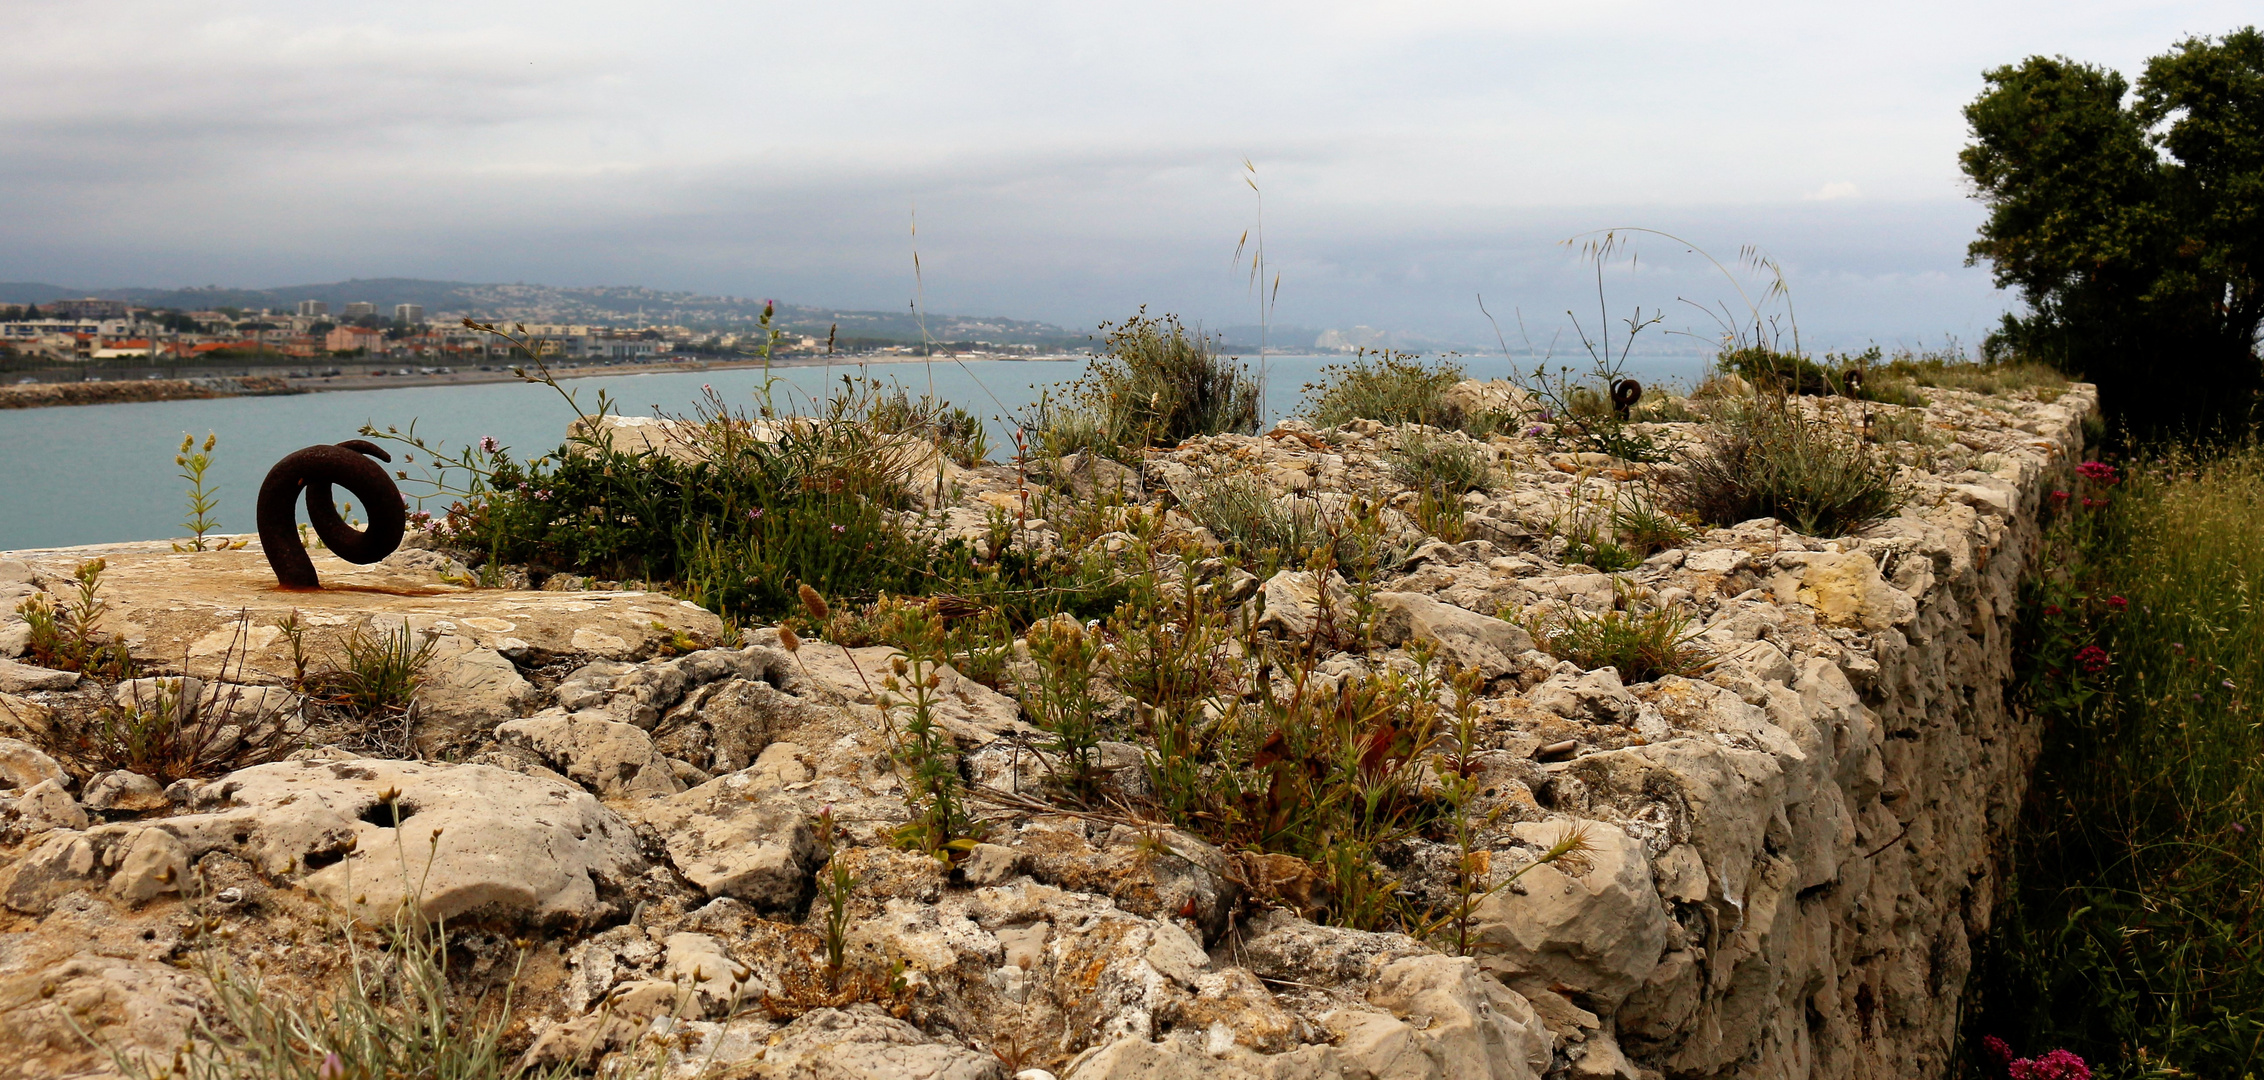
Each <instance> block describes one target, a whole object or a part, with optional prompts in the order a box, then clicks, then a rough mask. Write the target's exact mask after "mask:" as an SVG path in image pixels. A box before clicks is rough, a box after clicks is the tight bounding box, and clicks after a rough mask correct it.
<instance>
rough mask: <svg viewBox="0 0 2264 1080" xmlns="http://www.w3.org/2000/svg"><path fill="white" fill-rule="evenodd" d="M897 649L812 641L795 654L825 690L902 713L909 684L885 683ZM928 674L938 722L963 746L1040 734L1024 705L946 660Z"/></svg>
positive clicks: (845, 699) (836, 697) (840, 697)
mask: <svg viewBox="0 0 2264 1080" xmlns="http://www.w3.org/2000/svg"><path fill="white" fill-rule="evenodd" d="M901 655H903V654H902V653H900V652H898V651H897V650H895V649H892V648H889V647H887V646H884V645H876V646H871V647H868V648H862V649H845V648H843V647H841V646H839V645H833V644H829V643H826V642H822V641H812V642H804V643H803V644H802V648H801V651H800V652H799V653H797V654H796V656H795V659H796V660H798V661H799V662H800V666H801V667H802V668H803V669H804V670H805V671H806V673H807V676H808V678H809V679H810V680H811V681H813V682H814V683H816V684H817V689H818V690H819V692H820V693H821V694H822V695H823V696H826V697H830V698H832V699H833V700H835V701H839V702H850V703H855V704H859V705H885V706H887V707H890V708H893V709H895V710H896V711H897V712H898V713H902V712H904V711H905V710H907V709H909V708H910V705H909V701H910V700H911V696H912V692H911V690H910V688H908V687H907V688H903V689H898V690H894V691H891V690H889V689H887V688H886V684H885V680H887V679H888V677H889V672H890V665H891V664H892V663H893V662H894V661H895V659H896V658H897V657H899V656H901ZM930 674H932V675H934V676H935V678H936V687H935V690H934V691H933V692H934V695H935V715H936V723H937V724H938V726H940V727H942V728H943V729H944V730H945V731H948V732H950V733H951V736H952V738H953V739H954V740H956V741H957V742H958V744H959V745H960V746H961V747H963V748H972V747H976V746H980V745H982V744H984V743H987V742H989V741H991V740H992V739H996V738H1000V737H1003V736H1007V735H1024V736H1031V737H1036V736H1038V735H1039V734H1040V733H1039V731H1038V729H1036V728H1034V727H1031V726H1030V725H1029V724H1028V723H1026V722H1024V721H1023V719H1022V706H1021V704H1020V703H1018V702H1016V701H1015V700H1014V699H1013V698H1010V697H1007V696H1006V695H1005V694H1001V693H999V692H998V691H996V690H993V689H991V688H990V687H987V686H984V685H983V684H981V683H979V682H976V681H975V680H973V679H970V678H968V677H966V676H965V675H962V674H960V673H959V671H958V670H957V669H956V668H953V667H952V666H951V665H949V664H936V665H934V667H933V668H932V669H931V670H930ZM900 681H901V680H900Z"/></svg>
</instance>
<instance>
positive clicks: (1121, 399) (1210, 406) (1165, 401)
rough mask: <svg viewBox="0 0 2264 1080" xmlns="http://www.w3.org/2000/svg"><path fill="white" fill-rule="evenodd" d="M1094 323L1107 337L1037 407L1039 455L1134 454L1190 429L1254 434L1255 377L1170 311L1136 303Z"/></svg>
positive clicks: (1171, 441)
mask: <svg viewBox="0 0 2264 1080" xmlns="http://www.w3.org/2000/svg"><path fill="white" fill-rule="evenodd" d="M1101 330H1102V332H1103V333H1104V334H1105V335H1106V337H1107V340H1106V342H1105V343H1104V345H1103V346H1102V350H1101V352H1100V354H1099V355H1097V356H1095V357H1094V358H1093V361H1092V363H1091V364H1090V365H1089V366H1088V367H1087V369H1086V372H1085V375H1084V377H1083V378H1082V379H1080V380H1078V382H1077V385H1076V386H1075V388H1074V389H1073V390H1072V391H1071V393H1070V399H1069V402H1068V403H1067V404H1066V405H1064V406H1060V407H1058V408H1056V407H1053V406H1051V405H1050V403H1049V404H1048V406H1047V407H1046V408H1044V409H1042V410H1041V413H1040V416H1039V419H1038V422H1037V424H1036V425H1035V427H1036V429H1037V432H1038V445H1039V448H1040V450H1041V452H1042V453H1043V454H1044V455H1045V456H1046V457H1048V458H1059V457H1063V456H1066V455H1068V454H1071V453H1075V452H1077V451H1086V450H1089V451H1093V452H1096V453H1100V454H1103V455H1105V456H1108V457H1112V458H1117V459H1119V460H1124V461H1137V460H1138V456H1137V455H1138V452H1139V451H1140V450H1141V449H1142V448H1145V447H1149V446H1172V445H1176V444H1178V443H1179V442H1181V441H1183V440H1186V439H1188V438H1191V437H1193V436H1196V435H1217V434H1220V433H1222V432H1241V433H1243V434H1256V433H1257V430H1258V384H1257V381H1256V380H1255V379H1253V378H1251V377H1250V375H1249V373H1248V371H1247V370H1246V369H1244V367H1243V366H1242V365H1241V364H1239V363H1237V362H1235V361H1233V360H1232V359H1230V358H1228V357H1223V356H1220V355H1218V354H1217V353H1216V352H1214V351H1213V350H1212V347H1211V343H1210V341H1209V340H1208V339H1206V338H1205V337H1203V335H1202V334H1200V333H1191V332H1189V331H1188V330H1187V328H1186V327H1184V326H1181V325H1180V323H1179V319H1178V317H1177V316H1172V315H1166V316H1164V317H1162V318H1160V319H1157V318H1151V317H1149V315H1148V314H1147V312H1146V309H1142V310H1141V313H1140V314H1138V315H1135V316H1133V317H1132V318H1129V319H1126V320H1124V321H1123V322H1121V323H1114V324H1103V325H1102V327H1101Z"/></svg>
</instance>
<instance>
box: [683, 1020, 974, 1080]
mask: <svg viewBox="0 0 2264 1080" xmlns="http://www.w3.org/2000/svg"><path fill="white" fill-rule="evenodd" d="M772 1039H773V1041H772V1042H771V1046H770V1049H769V1051H768V1052H766V1053H765V1054H764V1055H763V1056H762V1057H761V1058H760V1059H757V1060H754V1061H751V1062H746V1063H743V1064H741V1065H738V1066H734V1067H732V1068H730V1069H728V1070H726V1071H725V1072H724V1073H723V1074H722V1075H723V1077H724V1078H726V1080H827V1078H832V1077H840V1078H842V1080H848V1078H850V1077H866V1076H871V1077H881V1076H901V1077H919V1078H921V1080H1005V1076H1006V1070H1005V1069H1004V1068H1003V1067H1001V1066H1000V1065H999V1062H998V1059H997V1058H995V1057H993V1056H991V1055H989V1054H980V1053H976V1052H975V1051H973V1050H969V1049H967V1048H965V1047H963V1046H956V1045H952V1044H949V1043H943V1042H938V1041H936V1040H935V1039H932V1038H929V1037H928V1036H927V1035H925V1034H923V1033H921V1031H920V1029H919V1028H916V1027H913V1026H912V1025H910V1024H907V1023H905V1022H904V1021H902V1020H898V1019H896V1018H895V1017H893V1016H890V1015H888V1014H887V1013H885V1012H882V1011H881V1010H880V1009H879V1008H878V1007H876V1006H873V1005H851V1006H849V1007H848V1008H845V1009H813V1010H811V1011H809V1012H806V1013H803V1014H802V1015H801V1016H800V1017H797V1018H796V1019H795V1020H794V1022H793V1023H791V1024H788V1025H786V1026H785V1027H784V1028H781V1029H779V1031H778V1032H777V1033H776V1034H775V1035H774V1036H773V1037H772Z"/></svg>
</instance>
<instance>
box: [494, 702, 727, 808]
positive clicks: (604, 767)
mask: <svg viewBox="0 0 2264 1080" xmlns="http://www.w3.org/2000/svg"><path fill="white" fill-rule="evenodd" d="M495 737H496V738H497V739H499V740H502V741H503V742H505V743H510V744H513V745H517V746H524V747H527V748H528V749H530V750H533V751H534V752H535V753H537V754H540V755H542V757H543V760H544V761H545V762H547V763H548V764H549V765H550V766H551V767H552V768H555V769H558V770H559V771H561V772H564V773H565V774H566V775H567V776H569V777H572V778H573V779H574V781H575V782H576V783H579V784H581V785H582V786H584V787H587V788H589V789H590V790H592V791H594V792H596V793H597V794H598V795H599V796H601V797H603V798H608V799H638V798H646V797H649V796H654V795H673V794H675V793H677V792H679V791H682V790H684V788H683V785H681V784H679V783H677V782H676V775H675V773H674V772H673V771H672V770H671V769H670V768H669V767H668V762H667V760H666V759H665V758H663V757H662V756H661V755H660V753H659V751H657V750H655V749H653V745H652V736H650V735H647V734H645V733H644V732H643V731H642V730H640V729H638V728H637V727H635V726H634V725H630V724H623V723H619V722H617V721H613V720H606V719H602V718H599V717H593V716H567V715H563V714H561V713H559V712H558V711H557V710H551V711H550V712H546V713H542V714H539V715H536V716H531V717H528V718H527V719H524V720H512V721H509V722H507V723H504V724H501V725H498V726H497V727H496V729H495Z"/></svg>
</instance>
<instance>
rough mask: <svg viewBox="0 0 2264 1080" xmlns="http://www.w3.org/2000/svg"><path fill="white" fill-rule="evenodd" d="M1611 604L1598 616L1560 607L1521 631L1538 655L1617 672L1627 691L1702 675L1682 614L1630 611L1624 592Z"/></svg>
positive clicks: (1700, 653)
mask: <svg viewBox="0 0 2264 1080" xmlns="http://www.w3.org/2000/svg"><path fill="white" fill-rule="evenodd" d="M1617 599H1618V603H1617V605H1615V606H1614V607H1613V608H1612V609H1611V610H1609V611H1605V612H1603V613H1601V614H1590V613H1588V612H1586V611H1583V610H1581V609H1579V608H1577V607H1574V606H1572V605H1570V604H1565V605H1560V606H1559V607H1558V608H1556V609H1555V610H1553V611H1551V612H1548V613H1546V614H1543V615H1540V616H1537V617H1535V618H1533V619H1531V620H1530V621H1528V622H1527V623H1526V629H1527V630H1529V631H1531V632H1532V634H1533V643H1534V646H1535V647H1536V648H1538V649H1540V650H1541V651H1542V652H1545V653H1548V654H1549V655H1550V656H1554V657H1556V658H1557V659H1559V660H1570V661H1572V662H1573V663H1575V664H1578V665H1580V666H1581V667H1583V668H1588V669H1591V670H1592V669H1595V668H1605V667H1609V668H1617V669H1618V670H1619V678H1620V681H1621V682H1622V683H1625V684H1628V685H1633V684H1635V683H1642V682H1650V681H1652V680H1654V679H1657V678H1659V677H1661V676H1664V675H1694V674H1697V673H1698V672H1699V671H1701V670H1704V668H1705V667H1706V663H1707V656H1706V652H1705V650H1704V649H1703V648H1701V647H1699V646H1698V645H1697V644H1696V642H1695V638H1696V634H1695V633H1694V632H1693V631H1692V629H1691V625H1690V616H1689V615H1688V614H1686V613H1684V612H1682V611H1679V610H1677V609H1674V608H1663V607H1662V608H1652V609H1650V610H1648V611H1638V610H1634V608H1635V604H1634V598H1633V597H1631V596H1628V595H1627V594H1626V593H1625V592H1624V591H1623V592H1622V593H1621V594H1620V596H1619V597H1618V598H1617Z"/></svg>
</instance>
